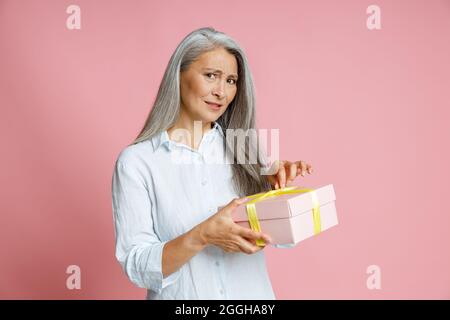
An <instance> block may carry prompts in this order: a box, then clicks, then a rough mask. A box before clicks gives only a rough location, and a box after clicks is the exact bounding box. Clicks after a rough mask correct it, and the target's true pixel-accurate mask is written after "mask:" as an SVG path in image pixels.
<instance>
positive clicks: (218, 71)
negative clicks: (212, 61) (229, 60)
mask: <svg viewBox="0 0 450 320" xmlns="http://www.w3.org/2000/svg"><path fill="white" fill-rule="evenodd" d="M203 70H205V71H213V72H217V73H220V74H223V71H222V70H220V69H214V68H203ZM230 76H233V77H235V78H237V77H238V75H237V74H234V73H232V74H230Z"/></svg>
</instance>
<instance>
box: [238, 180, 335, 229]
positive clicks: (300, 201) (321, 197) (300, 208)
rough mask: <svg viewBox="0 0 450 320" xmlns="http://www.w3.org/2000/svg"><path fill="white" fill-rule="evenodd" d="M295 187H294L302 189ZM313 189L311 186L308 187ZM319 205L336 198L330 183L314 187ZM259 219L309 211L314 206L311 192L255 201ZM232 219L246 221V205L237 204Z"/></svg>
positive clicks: (286, 216) (277, 217) (276, 217)
mask: <svg viewBox="0 0 450 320" xmlns="http://www.w3.org/2000/svg"><path fill="white" fill-rule="evenodd" d="M304 188H305V187H297V188H296V189H304ZM309 189H313V188H309ZM314 191H315V193H316V195H317V200H318V201H319V205H320V206H322V205H325V204H327V203H329V202H331V201H335V200H336V195H335V193H334V188H333V185H332V184H329V185H326V186H323V187H320V188H316V189H314ZM255 207H256V213H257V215H258V219H259V220H269V219H282V218H290V217H293V216H296V215H299V214H304V213H308V212H311V210H312V208H313V207H314V202H313V198H312V192H306V193H294V194H284V195H281V196H277V197H270V198H267V199H264V200H263V201H261V202H257V203H255ZM233 219H234V221H236V222H238V221H248V217H247V208H246V205H245V204H244V205H242V206H239V207H238V208H237V209H236V210H235V211H234V213H233Z"/></svg>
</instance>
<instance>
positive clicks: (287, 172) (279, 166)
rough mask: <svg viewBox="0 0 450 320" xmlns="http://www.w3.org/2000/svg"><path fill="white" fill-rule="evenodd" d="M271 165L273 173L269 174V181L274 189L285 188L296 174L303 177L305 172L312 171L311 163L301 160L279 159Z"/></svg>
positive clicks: (309, 172)
mask: <svg viewBox="0 0 450 320" xmlns="http://www.w3.org/2000/svg"><path fill="white" fill-rule="evenodd" d="M273 166H274V170H275V174H273V175H271V176H269V181H270V184H271V185H272V187H273V188H274V189H279V188H285V187H286V186H288V184H289V183H290V182H292V181H293V180H294V179H295V178H296V177H297V176H299V175H302V176H303V177H304V176H305V175H306V173H308V174H311V173H312V172H313V170H312V167H311V165H310V164H307V163H306V162H304V161H301V160H299V161H295V162H290V161H287V160H279V161H275V162H274V164H273Z"/></svg>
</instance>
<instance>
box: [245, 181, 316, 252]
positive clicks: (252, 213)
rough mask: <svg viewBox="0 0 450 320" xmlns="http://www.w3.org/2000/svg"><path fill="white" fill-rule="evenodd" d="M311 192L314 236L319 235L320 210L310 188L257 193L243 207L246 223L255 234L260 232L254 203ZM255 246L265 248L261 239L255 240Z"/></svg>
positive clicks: (291, 188)
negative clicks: (286, 195) (284, 195)
mask: <svg viewBox="0 0 450 320" xmlns="http://www.w3.org/2000/svg"><path fill="white" fill-rule="evenodd" d="M306 192H311V197H312V201H313V205H314V207H313V222H314V235H316V234H318V233H320V231H321V223H320V209H319V200H318V198H317V194H316V191H315V190H314V189H310V188H303V189H297V187H295V186H294V187H287V188H283V189H277V190H270V191H267V192H261V193H257V194H254V195H251V196H248V197H247V198H250V199H253V200H250V201H248V202H247V203H246V204H245V206H246V209H247V216H248V222H249V223H250V227H251V229H252V230H254V231H256V232H261V226H260V224H259V219H258V215H257V214H256V206H255V203H258V202H261V201H263V200H265V199H267V198H270V197H276V196H280V195H283V194H291V193H306ZM256 245H257V246H265V241H264V240H262V239H258V240H256Z"/></svg>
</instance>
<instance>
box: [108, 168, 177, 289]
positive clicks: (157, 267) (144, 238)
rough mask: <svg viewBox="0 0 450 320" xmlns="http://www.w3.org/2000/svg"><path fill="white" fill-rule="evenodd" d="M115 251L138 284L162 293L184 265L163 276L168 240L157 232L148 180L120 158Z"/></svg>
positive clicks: (114, 198)
mask: <svg viewBox="0 0 450 320" xmlns="http://www.w3.org/2000/svg"><path fill="white" fill-rule="evenodd" d="M112 207H113V220H114V227H115V236H116V249H115V255H116V258H117V260H118V261H119V263H120V265H121V266H122V269H123V270H124V272H125V273H126V275H127V276H128V278H129V279H130V280H131V282H133V283H134V284H135V285H136V286H138V287H141V288H146V289H150V290H152V291H154V292H157V293H161V290H162V289H163V288H165V287H166V286H168V285H170V284H172V283H174V282H176V281H177V280H178V278H179V276H180V269H179V270H177V271H175V272H173V273H171V274H170V275H169V276H167V277H166V278H163V273H162V253H163V248H164V245H165V244H166V243H167V242H168V241H164V242H162V241H160V239H159V238H158V236H157V235H156V234H155V231H154V227H153V220H152V215H151V209H152V204H151V199H150V197H149V190H148V189H147V186H146V184H145V180H144V178H143V177H142V175H141V174H139V172H138V170H137V169H136V168H135V166H133V165H127V164H124V163H121V162H120V161H117V162H116V164H115V168H114V173H113V178H112Z"/></svg>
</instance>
